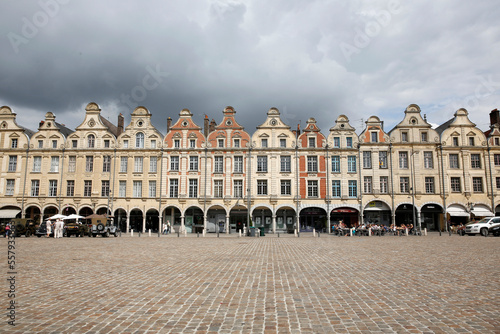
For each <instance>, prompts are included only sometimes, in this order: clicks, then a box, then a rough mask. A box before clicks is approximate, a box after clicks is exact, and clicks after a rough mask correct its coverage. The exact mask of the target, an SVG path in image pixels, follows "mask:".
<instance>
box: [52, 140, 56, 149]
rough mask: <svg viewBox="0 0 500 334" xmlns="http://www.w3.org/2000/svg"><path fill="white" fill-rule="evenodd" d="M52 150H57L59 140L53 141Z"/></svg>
mask: <svg viewBox="0 0 500 334" xmlns="http://www.w3.org/2000/svg"><path fill="white" fill-rule="evenodd" d="M52 148H57V140H53V141H52Z"/></svg>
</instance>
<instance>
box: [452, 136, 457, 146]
mask: <svg viewBox="0 0 500 334" xmlns="http://www.w3.org/2000/svg"><path fill="white" fill-rule="evenodd" d="M452 140H453V146H458V137H453V138H452Z"/></svg>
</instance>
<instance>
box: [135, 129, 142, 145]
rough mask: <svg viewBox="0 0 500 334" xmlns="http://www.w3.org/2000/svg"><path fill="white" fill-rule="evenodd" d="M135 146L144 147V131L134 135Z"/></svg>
mask: <svg viewBox="0 0 500 334" xmlns="http://www.w3.org/2000/svg"><path fill="white" fill-rule="evenodd" d="M135 148H144V133H142V132H139V133H137V134H136V135H135Z"/></svg>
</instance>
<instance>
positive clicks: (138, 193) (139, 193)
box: [132, 181, 142, 198]
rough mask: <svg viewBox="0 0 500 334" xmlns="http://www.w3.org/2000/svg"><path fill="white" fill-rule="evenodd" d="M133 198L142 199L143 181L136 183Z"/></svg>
mask: <svg viewBox="0 0 500 334" xmlns="http://www.w3.org/2000/svg"><path fill="white" fill-rule="evenodd" d="M132 187H133V188H132V191H133V195H132V196H133V197H135V198H140V197H142V181H134V183H133V185H132Z"/></svg>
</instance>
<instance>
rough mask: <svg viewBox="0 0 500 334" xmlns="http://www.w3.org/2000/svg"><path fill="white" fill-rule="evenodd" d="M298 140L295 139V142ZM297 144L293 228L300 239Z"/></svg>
mask: <svg viewBox="0 0 500 334" xmlns="http://www.w3.org/2000/svg"><path fill="white" fill-rule="evenodd" d="M298 139H299V138H298V137H297V138H296V140H298ZM299 165H300V164H299V143H298V142H296V143H295V183H296V185H295V186H296V192H297V196H296V198H295V210H296V212H295V215H296V218H295V220H296V222H295V226H296V229H297V235H298V236H299V237H300V215H299V198H300V188H299V172H300V171H299Z"/></svg>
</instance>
